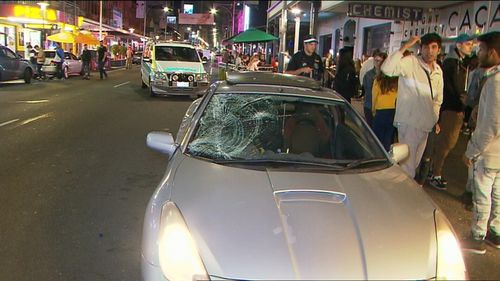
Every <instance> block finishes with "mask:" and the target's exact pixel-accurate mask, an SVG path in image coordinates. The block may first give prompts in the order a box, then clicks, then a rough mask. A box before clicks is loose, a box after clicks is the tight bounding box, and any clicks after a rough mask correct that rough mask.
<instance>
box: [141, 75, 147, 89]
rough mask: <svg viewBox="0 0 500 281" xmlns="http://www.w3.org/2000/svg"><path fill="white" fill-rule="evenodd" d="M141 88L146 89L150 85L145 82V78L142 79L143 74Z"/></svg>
mask: <svg viewBox="0 0 500 281" xmlns="http://www.w3.org/2000/svg"><path fill="white" fill-rule="evenodd" d="M141 84H142V85H141V88H143V89H146V88H147V87H148V85H146V83H144V80H142V76H141Z"/></svg>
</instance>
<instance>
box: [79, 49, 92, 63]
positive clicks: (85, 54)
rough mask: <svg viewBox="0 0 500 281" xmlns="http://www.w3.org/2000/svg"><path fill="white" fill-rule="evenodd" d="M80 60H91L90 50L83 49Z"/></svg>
mask: <svg viewBox="0 0 500 281" xmlns="http://www.w3.org/2000/svg"><path fill="white" fill-rule="evenodd" d="M81 58H82V61H84V62H89V61H91V60H92V55H91V54H90V50H83V52H82V56H81Z"/></svg>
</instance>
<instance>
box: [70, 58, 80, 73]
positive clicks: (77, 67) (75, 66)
mask: <svg viewBox="0 0 500 281" xmlns="http://www.w3.org/2000/svg"><path fill="white" fill-rule="evenodd" d="M70 56H71V62H72V66H73V70H72V73H75V74H80V72H81V70H82V61H81V60H80V59H79V58H78V57H77V56H75V55H73V54H71V53H70Z"/></svg>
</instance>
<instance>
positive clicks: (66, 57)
mask: <svg viewBox="0 0 500 281" xmlns="http://www.w3.org/2000/svg"><path fill="white" fill-rule="evenodd" d="M64 64H65V66H66V67H67V68H68V74H71V73H73V72H74V71H73V68H74V66H73V60H72V59H71V54H70V53H68V52H64ZM63 67H64V66H63Z"/></svg>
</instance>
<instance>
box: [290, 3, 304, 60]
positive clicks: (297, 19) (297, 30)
mask: <svg viewBox="0 0 500 281" xmlns="http://www.w3.org/2000/svg"><path fill="white" fill-rule="evenodd" d="M291 12H292V14H294V15H295V42H294V44H293V53H294V54H295V53H297V51H298V50H299V36H300V13H301V12H302V11H301V10H300V9H299V8H297V7H295V8H293V9H292V10H291Z"/></svg>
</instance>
